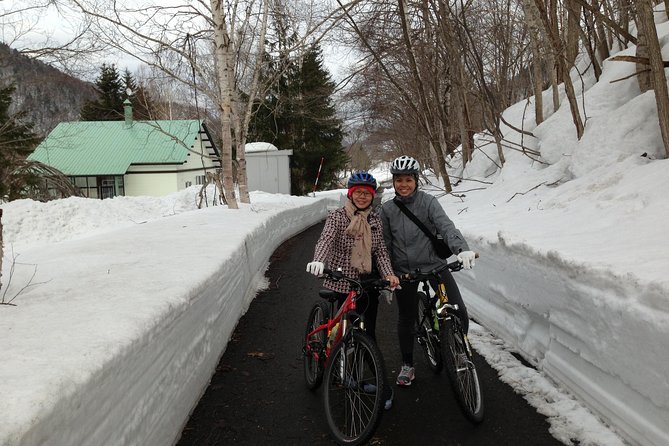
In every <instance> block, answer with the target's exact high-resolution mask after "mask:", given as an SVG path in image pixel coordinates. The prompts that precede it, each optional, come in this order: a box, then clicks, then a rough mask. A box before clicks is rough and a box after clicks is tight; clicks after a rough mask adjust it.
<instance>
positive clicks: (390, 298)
mask: <svg viewBox="0 0 669 446" xmlns="http://www.w3.org/2000/svg"><path fill="white" fill-rule="evenodd" d="M379 294H380V297H383V298H384V299H385V300H386V302H388V305H390V304H392V303H393V292H392V291H390V290H388V289H385V288H384V289H382V290H381V291H380V292H379Z"/></svg>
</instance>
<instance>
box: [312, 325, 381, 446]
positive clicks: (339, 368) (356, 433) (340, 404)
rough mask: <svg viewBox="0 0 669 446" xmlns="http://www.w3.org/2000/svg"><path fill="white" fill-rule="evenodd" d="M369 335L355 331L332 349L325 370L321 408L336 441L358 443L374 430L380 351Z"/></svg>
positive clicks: (378, 399) (379, 400)
mask: <svg viewBox="0 0 669 446" xmlns="http://www.w3.org/2000/svg"><path fill="white" fill-rule="evenodd" d="M372 349H377V347H376V346H375V344H373V341H371V340H369V337H366V335H364V336H363V335H362V334H359V333H355V335H354V336H351V338H350V339H348V340H343V341H342V344H340V345H339V346H337V347H336V348H335V350H334V351H333V352H332V356H331V361H332V362H331V363H330V364H329V366H328V369H327V373H326V398H325V408H326V413H327V416H328V423H329V424H330V427H331V429H332V431H333V434H334V435H335V437H336V438H337V439H339V441H343V442H345V443H349V444H359V443H362V442H364V441H366V440H367V439H368V438H369V437H370V436H371V434H372V433H373V432H374V429H375V428H376V425H377V424H378V420H379V417H380V412H381V410H382V409H381V404H382V401H381V396H380V395H379V392H380V390H381V389H382V383H381V382H379V379H382V378H381V376H382V375H381V373H382V371H381V370H380V367H381V363H380V354H379V353H377V352H376V351H375V352H373V351H372ZM377 350H378V349H377Z"/></svg>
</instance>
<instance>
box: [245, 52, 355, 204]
mask: <svg viewBox="0 0 669 446" xmlns="http://www.w3.org/2000/svg"><path fill="white" fill-rule="evenodd" d="M282 72H283V74H282V75H281V76H279V78H278V80H277V82H276V83H275V85H274V88H273V89H272V91H271V92H270V94H269V95H268V96H267V97H266V98H264V101H263V104H262V105H259V106H258V107H256V110H255V115H254V119H253V122H252V123H251V127H250V130H249V140H257V141H266V142H271V143H272V144H274V145H276V146H277V147H279V148H280V149H292V150H293V156H292V157H291V162H290V166H291V189H292V193H293V194H295V195H303V194H305V193H308V192H311V190H312V188H313V185H314V183H315V181H316V175H317V174H318V168H319V165H320V162H321V158H322V159H323V160H324V162H323V168H322V170H321V173H320V178H319V180H318V188H319V189H328V188H331V187H337V186H338V185H337V173H338V172H341V171H342V170H344V168H345V165H346V161H347V157H346V153H345V151H344V148H343V147H342V139H343V131H342V128H341V121H340V120H339V118H337V116H336V111H335V108H334V106H333V105H332V95H333V94H334V87H335V86H334V82H332V80H331V79H330V75H329V73H328V72H327V70H326V69H325V68H324V67H323V61H322V56H321V51H320V49H319V47H317V46H314V47H312V48H310V49H309V50H308V51H307V52H306V53H305V54H304V56H303V58H302V60H301V63H300V64H298V63H295V62H294V63H292V64H291V65H290V66H289V67H288V68H287V69H284V70H282ZM271 74H272V73H268V74H267V75H271Z"/></svg>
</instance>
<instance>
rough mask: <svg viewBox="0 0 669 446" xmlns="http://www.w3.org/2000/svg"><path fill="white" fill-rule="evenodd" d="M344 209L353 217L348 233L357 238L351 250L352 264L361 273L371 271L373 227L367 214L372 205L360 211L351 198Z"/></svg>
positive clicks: (347, 229) (349, 216)
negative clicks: (368, 220)
mask: <svg viewBox="0 0 669 446" xmlns="http://www.w3.org/2000/svg"><path fill="white" fill-rule="evenodd" d="M344 209H345V210H346V215H348V218H350V219H351V224H349V225H348V227H347V228H346V233H347V234H349V235H351V236H353V238H354V239H355V241H354V242H353V250H352V251H351V266H352V267H353V268H355V269H356V270H357V271H358V272H360V273H370V272H372V228H371V227H370V226H369V222H367V216H368V215H369V212H370V211H371V207H370V208H367V209H365V210H364V211H359V210H358V209H357V208H356V207H355V206H354V205H353V203H352V202H351V201H350V200H349V201H347V202H346V204H345V205H344ZM356 211H357V213H356Z"/></svg>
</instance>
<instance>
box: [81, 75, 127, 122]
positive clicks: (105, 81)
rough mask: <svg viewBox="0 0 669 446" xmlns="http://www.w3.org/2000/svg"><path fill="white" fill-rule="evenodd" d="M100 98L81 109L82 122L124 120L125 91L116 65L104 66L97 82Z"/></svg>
mask: <svg viewBox="0 0 669 446" xmlns="http://www.w3.org/2000/svg"><path fill="white" fill-rule="evenodd" d="M95 85H96V87H97V90H98V92H99V93H100V97H99V98H98V99H97V100H96V101H89V102H87V103H85V104H84V106H83V107H82V109H81V120H82V121H121V120H123V118H124V114H123V101H124V100H125V91H124V88H123V82H122V80H121V78H120V77H119V73H118V70H116V66H115V65H113V64H112V65H107V64H102V67H100V77H99V78H98V79H97V81H95Z"/></svg>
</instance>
